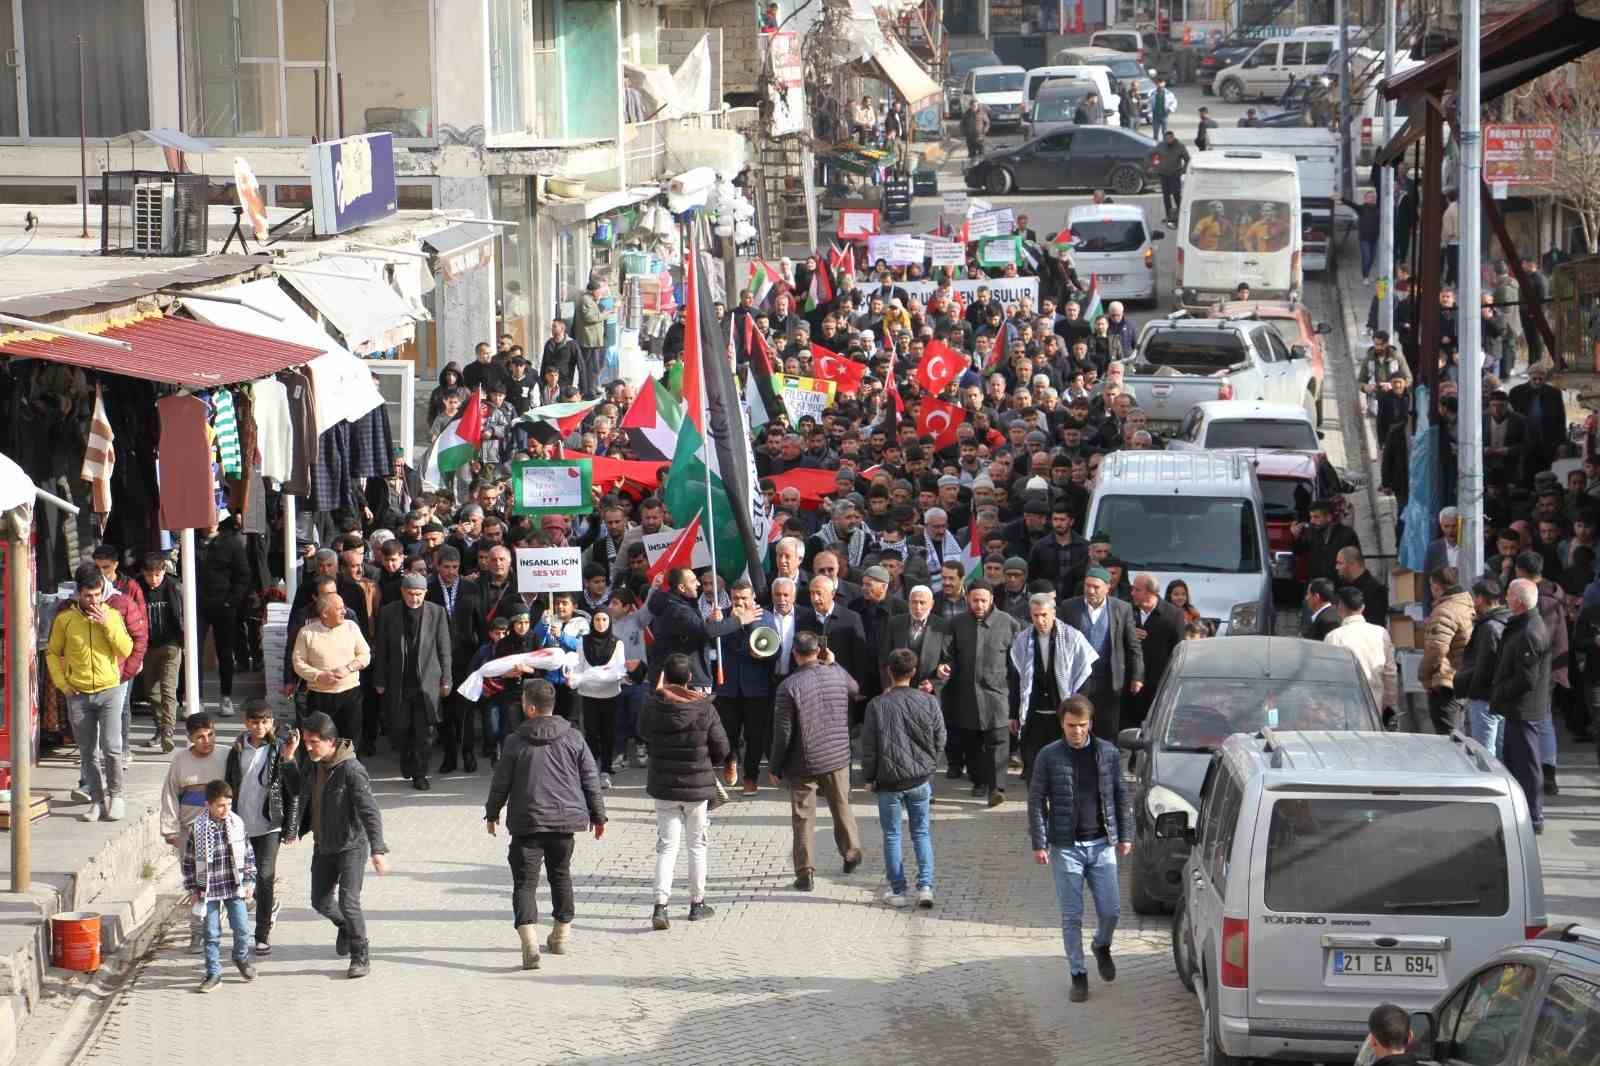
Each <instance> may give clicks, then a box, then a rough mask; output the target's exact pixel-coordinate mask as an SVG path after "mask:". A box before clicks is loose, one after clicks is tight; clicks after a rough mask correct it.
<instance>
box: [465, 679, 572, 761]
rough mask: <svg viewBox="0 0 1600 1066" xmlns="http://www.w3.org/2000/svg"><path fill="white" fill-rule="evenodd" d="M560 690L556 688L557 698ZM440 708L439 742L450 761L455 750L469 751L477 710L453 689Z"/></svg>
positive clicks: (467, 752) (469, 701)
mask: <svg viewBox="0 0 1600 1066" xmlns="http://www.w3.org/2000/svg"><path fill="white" fill-rule="evenodd" d="M562 691H563V690H562V689H561V688H557V689H556V694H557V698H558V699H559V698H560V694H561V692H562ZM441 710H442V713H443V715H444V717H443V719H442V720H441V721H440V722H439V743H440V745H441V746H442V747H443V748H444V752H445V761H446V762H452V761H454V759H455V756H456V753H457V752H459V753H460V754H462V755H467V754H470V753H471V751H472V727H473V724H474V723H475V722H477V720H478V710H477V706H476V705H475V704H474V703H473V702H472V701H471V700H469V699H467V698H466V697H464V696H460V695H457V694H456V693H455V692H454V691H452V692H451V693H450V695H448V696H446V697H445V698H444V703H443V706H442V708H441Z"/></svg>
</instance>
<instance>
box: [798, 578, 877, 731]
mask: <svg viewBox="0 0 1600 1066" xmlns="http://www.w3.org/2000/svg"><path fill="white" fill-rule="evenodd" d="M834 587H835V586H834V583H833V578H831V577H827V576H825V575H822V574H818V575H816V576H815V577H813V578H812V579H811V581H810V583H809V584H807V585H806V592H807V594H808V595H809V596H810V597H811V606H810V607H804V606H802V607H799V608H797V610H796V615H797V617H796V619H795V632H796V633H816V634H818V635H819V636H821V637H822V646H823V647H824V648H826V649H827V650H828V651H830V652H832V653H833V661H834V662H835V663H838V664H839V665H840V666H842V667H843V668H844V670H845V673H847V674H849V675H850V676H851V677H853V678H855V679H856V681H857V683H858V684H859V685H860V686H861V688H862V690H863V692H864V691H865V690H866V688H867V686H868V685H869V684H872V685H873V687H874V688H876V687H877V686H876V684H875V683H873V682H869V681H868V680H867V674H868V672H869V671H871V670H873V669H874V668H875V664H876V662H877V656H876V655H873V654H872V653H871V652H870V651H869V649H868V648H867V631H866V628H865V627H864V626H863V625H862V624H861V616H860V615H859V614H856V612H854V611H852V610H851V609H850V608H848V607H845V606H843V605H842V604H840V603H839V602H838V600H837V598H836V597H835V596H834ZM861 701H862V697H861V696H860V695H857V696H856V697H855V698H854V699H852V700H851V703H850V724H851V725H852V726H856V725H860V724H861Z"/></svg>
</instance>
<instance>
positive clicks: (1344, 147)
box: [1334, 0, 1392, 203]
mask: <svg viewBox="0 0 1600 1066" xmlns="http://www.w3.org/2000/svg"><path fill="white" fill-rule="evenodd" d="M1347 15H1348V12H1347V11H1346V10H1345V0H1335V3H1334V18H1336V19H1337V20H1338V22H1339V144H1340V146H1341V151H1340V153H1339V194H1340V195H1341V196H1343V197H1344V202H1345V203H1349V202H1350V201H1351V200H1353V199H1355V195H1356V190H1355V159H1354V158H1353V157H1352V156H1351V154H1350V27H1349V26H1347V25H1346V24H1345V22H1346V16H1347ZM1391 25H1392V24H1391Z"/></svg>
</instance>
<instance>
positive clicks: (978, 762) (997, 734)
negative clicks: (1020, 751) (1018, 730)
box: [961, 725, 1011, 792]
mask: <svg viewBox="0 0 1600 1066" xmlns="http://www.w3.org/2000/svg"><path fill="white" fill-rule="evenodd" d="M1010 735H1011V727H1010V726H1008V725H1002V726H996V727H995V728H993V729H963V730H961V739H962V742H963V746H964V748H965V750H966V759H967V770H968V771H969V772H970V773H971V774H972V783H973V784H975V785H982V786H984V787H985V788H992V789H995V790H997V791H1000V792H1004V791H1005V790H1006V763H1007V762H1008V761H1010V757H1011V749H1010V746H1009V745H1008V744H1007V743H1006V738H1007V737H1009V736H1010Z"/></svg>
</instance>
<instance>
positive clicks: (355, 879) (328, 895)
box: [257, 843, 367, 943]
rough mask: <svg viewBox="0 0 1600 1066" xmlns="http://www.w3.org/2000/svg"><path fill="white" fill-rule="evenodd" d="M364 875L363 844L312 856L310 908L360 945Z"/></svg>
mask: <svg viewBox="0 0 1600 1066" xmlns="http://www.w3.org/2000/svg"><path fill="white" fill-rule="evenodd" d="M366 875H367V846H366V844H365V843H362V844H360V845H358V846H357V847H353V848H345V849H344V850H343V851H336V852H333V853H332V854H326V855H325V854H323V853H321V852H316V853H313V854H312V856H311V906H312V907H313V908H315V909H316V912H317V913H318V914H320V915H322V916H323V917H324V918H326V919H328V921H330V922H332V923H333V924H334V925H336V926H338V927H339V928H340V929H342V930H344V932H345V935H346V936H348V937H349V938H350V939H351V940H353V941H356V942H359V943H365V942H366V939H367V918H366V915H364V914H362V913H361V885H362V884H363V882H364V881H365V880H366ZM257 906H260V904H257Z"/></svg>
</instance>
